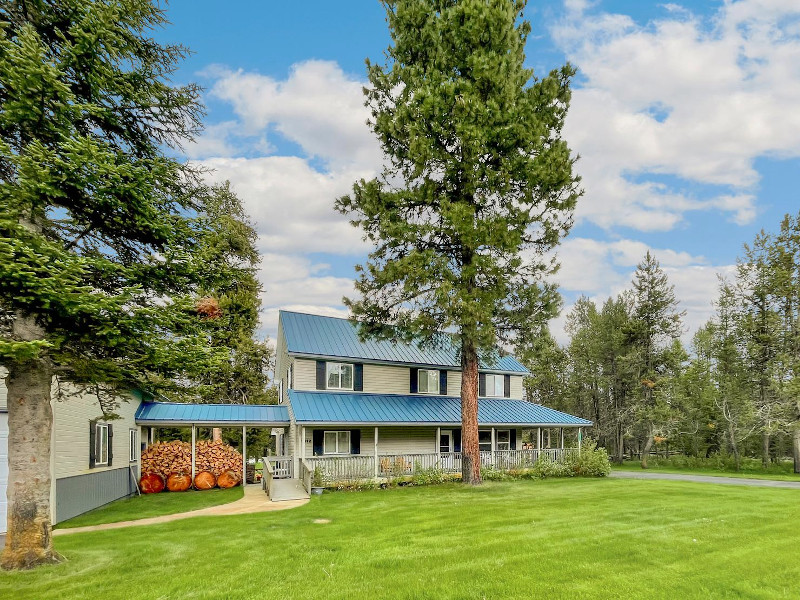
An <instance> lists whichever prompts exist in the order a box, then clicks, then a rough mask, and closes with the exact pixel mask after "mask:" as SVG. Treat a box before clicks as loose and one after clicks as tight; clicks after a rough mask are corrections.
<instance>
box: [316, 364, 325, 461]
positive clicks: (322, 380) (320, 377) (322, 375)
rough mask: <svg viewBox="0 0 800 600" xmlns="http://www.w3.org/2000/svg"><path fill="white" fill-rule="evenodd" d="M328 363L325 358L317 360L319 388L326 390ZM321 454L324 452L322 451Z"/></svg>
mask: <svg viewBox="0 0 800 600" xmlns="http://www.w3.org/2000/svg"><path fill="white" fill-rule="evenodd" d="M325 367H326V365H325V361H324V360H318V361H317V389H318V390H324V389H327V387H328V381H327V379H328V373H327V370H326V368H325ZM320 454H322V453H321V452H320Z"/></svg>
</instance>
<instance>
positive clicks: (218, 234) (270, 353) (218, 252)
mask: <svg viewBox="0 0 800 600" xmlns="http://www.w3.org/2000/svg"><path fill="white" fill-rule="evenodd" d="M203 205H204V208H205V210H204V214H203V215H201V217H200V219H199V221H200V222H199V223H198V225H199V226H200V228H201V229H202V230H203V231H204V234H203V235H202V237H201V238H200V242H199V244H198V246H199V247H198V250H197V252H196V256H197V257H198V258H199V259H200V260H202V261H203V262H204V263H206V264H210V265H214V270H213V271H212V275H213V277H212V278H211V279H209V280H208V281H205V282H203V285H202V286H201V287H200V289H199V292H198V293H199V294H201V295H202V296H205V297H209V298H214V299H215V300H216V301H217V302H218V304H219V309H220V311H221V314H220V316H219V318H217V319H214V320H213V321H211V322H210V323H209V344H210V345H211V346H212V347H215V348H224V349H226V351H227V353H228V356H227V360H225V361H222V362H219V363H218V364H217V365H216V368H214V369H210V370H208V371H206V372H204V373H203V374H202V375H201V377H200V379H199V380H198V382H197V383H198V384H200V385H198V386H197V388H196V393H197V394H198V396H199V398H198V399H199V400H200V401H202V402H214V403H223V404H264V403H268V402H270V401H273V400H277V398H276V396H277V394H275V393H274V390H272V389H270V387H269V378H268V376H267V373H268V372H269V370H270V365H271V363H272V361H273V359H274V350H273V349H272V348H271V347H270V346H269V345H268V343H267V341H266V340H265V341H257V340H256V339H255V336H256V331H257V329H258V325H259V312H260V307H261V292H262V286H261V284H260V282H259V281H258V279H257V277H256V269H257V267H258V263H259V260H260V258H259V255H258V250H257V249H256V239H257V234H256V232H255V230H254V229H253V227H252V225H251V224H250V222H249V218H248V216H247V214H246V213H245V211H244V208H243V207H242V203H241V200H239V198H238V197H237V196H236V195H235V194H234V193H233V192H232V191H231V189H230V185H229V184H228V183H225V184H223V185H221V186H216V187H212V188H209V189H208V190H207V193H206V194H205V196H204V199H203Z"/></svg>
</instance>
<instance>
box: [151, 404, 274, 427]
mask: <svg viewBox="0 0 800 600" xmlns="http://www.w3.org/2000/svg"><path fill="white" fill-rule="evenodd" d="M136 422H137V423H139V424H142V425H147V424H148V423H174V424H176V425H177V424H186V425H191V424H193V423H194V424H206V425H212V424H213V425H241V424H254V425H262V424H263V425H270V424H275V425H288V424H289V409H288V407H287V406H286V405H285V404H284V405H282V404H269V405H267V404H181V403H177V402H142V403H141V404H140V405H139V408H138V409H137V410H136Z"/></svg>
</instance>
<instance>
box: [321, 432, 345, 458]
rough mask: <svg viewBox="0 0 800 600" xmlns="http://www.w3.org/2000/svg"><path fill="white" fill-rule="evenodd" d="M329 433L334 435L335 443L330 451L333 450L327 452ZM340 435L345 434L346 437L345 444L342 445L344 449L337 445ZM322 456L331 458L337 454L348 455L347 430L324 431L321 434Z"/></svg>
mask: <svg viewBox="0 0 800 600" xmlns="http://www.w3.org/2000/svg"><path fill="white" fill-rule="evenodd" d="M329 433H334V434H336V436H335V439H336V443H335V446H334V448H333V449H332V450H333V451H332V452H329V451H328V450H329V449H328V434H329ZM341 434H345V435H346V439H347V442H346V443H345V444H344V448H341V445H340V443H339V438H340V435H341ZM322 454H324V455H329V456H333V455H337V454H350V432H349V431H347V430H341V429H339V430H332V429H326V430H325V431H323V432H322Z"/></svg>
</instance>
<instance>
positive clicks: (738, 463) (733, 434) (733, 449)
mask: <svg viewBox="0 0 800 600" xmlns="http://www.w3.org/2000/svg"><path fill="white" fill-rule="evenodd" d="M728 437H729V438H730V440H729V441H730V443H731V452H733V460H734V461H735V462H736V470H737V471H738V470H739V469H740V468H741V462H742V459H741V458H740V456H739V446H737V445H736V430H735V429H734V427H733V421H728Z"/></svg>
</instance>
